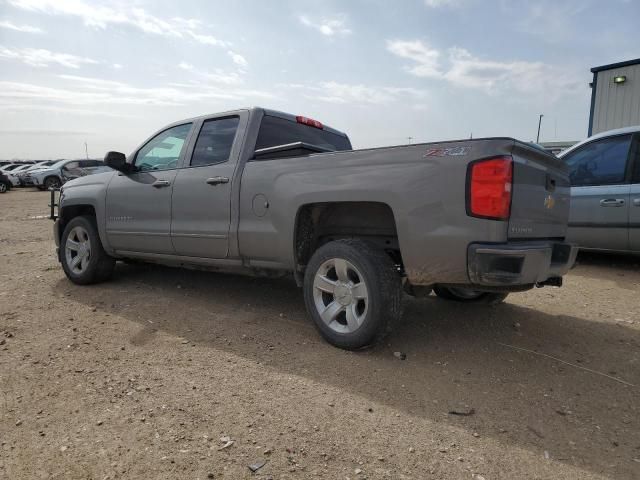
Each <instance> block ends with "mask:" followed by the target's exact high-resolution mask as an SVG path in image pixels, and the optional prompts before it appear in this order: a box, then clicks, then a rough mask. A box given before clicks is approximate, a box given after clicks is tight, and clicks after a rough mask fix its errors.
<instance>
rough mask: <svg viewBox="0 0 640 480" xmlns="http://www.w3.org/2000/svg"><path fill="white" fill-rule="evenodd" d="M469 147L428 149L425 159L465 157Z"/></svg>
mask: <svg viewBox="0 0 640 480" xmlns="http://www.w3.org/2000/svg"><path fill="white" fill-rule="evenodd" d="M469 150H471V147H450V148H430V149H429V150H427V153H425V154H424V156H425V157H461V156H463V155H466V154H467V153H469Z"/></svg>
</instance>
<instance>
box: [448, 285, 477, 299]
mask: <svg viewBox="0 0 640 480" xmlns="http://www.w3.org/2000/svg"><path fill="white" fill-rule="evenodd" d="M449 291H450V292H451V293H453V294H454V295H455V296H456V297H460V298H462V299H464V300H473V299H475V298H478V297H479V296H480V295H482V292H479V291H477V290H471V289H468V288H456V287H449Z"/></svg>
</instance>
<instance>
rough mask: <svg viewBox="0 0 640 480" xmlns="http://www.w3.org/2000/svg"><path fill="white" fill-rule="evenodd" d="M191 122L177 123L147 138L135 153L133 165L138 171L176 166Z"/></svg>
mask: <svg viewBox="0 0 640 480" xmlns="http://www.w3.org/2000/svg"><path fill="white" fill-rule="evenodd" d="M189 130H191V124H190V123H187V124H184V125H178V126H177V127H172V128H169V129H168V130H165V131H164V132H161V133H159V134H158V135H156V136H155V137H153V138H152V139H151V140H149V141H148V142H147V143H146V145H145V146H144V147H142V148H141V149H140V150H139V151H138V154H137V155H136V160H135V166H136V167H138V168H139V169H140V171H143V172H144V171H147V170H169V169H172V168H177V166H178V160H179V159H180V153H181V152H182V149H183V147H184V144H185V141H186V139H187V135H189Z"/></svg>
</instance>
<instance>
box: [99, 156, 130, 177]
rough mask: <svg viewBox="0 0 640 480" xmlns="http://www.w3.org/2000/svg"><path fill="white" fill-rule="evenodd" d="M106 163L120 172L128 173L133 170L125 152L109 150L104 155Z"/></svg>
mask: <svg viewBox="0 0 640 480" xmlns="http://www.w3.org/2000/svg"><path fill="white" fill-rule="evenodd" d="M104 164H105V165H107V166H108V167H111V168H113V169H114V170H118V171H119V172H124V173H128V172H130V171H131V165H129V164H128V163H127V157H126V156H125V154H124V153H120V152H107V154H106V155H105V156H104Z"/></svg>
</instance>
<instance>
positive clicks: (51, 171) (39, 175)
mask: <svg viewBox="0 0 640 480" xmlns="http://www.w3.org/2000/svg"><path fill="white" fill-rule="evenodd" d="M99 165H103V163H102V162H101V161H100V160H60V161H58V162H56V163H54V164H53V165H49V166H47V167H41V168H36V169H34V170H32V171H30V172H29V173H28V174H27V175H26V176H25V181H28V182H31V184H32V185H35V186H36V187H38V188H40V189H41V190H45V189H50V188H60V187H61V186H62V184H63V183H64V181H65V180H64V172H63V169H65V171H66V172H73V171H75V170H77V169H79V168H86V167H96V166H99Z"/></svg>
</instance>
